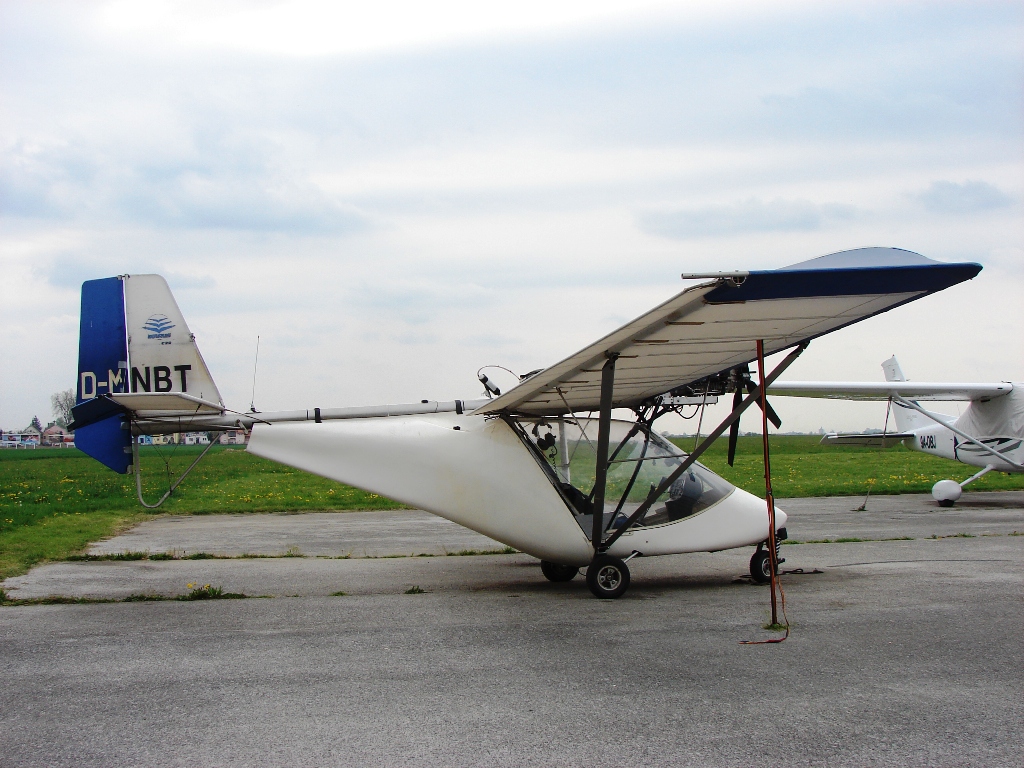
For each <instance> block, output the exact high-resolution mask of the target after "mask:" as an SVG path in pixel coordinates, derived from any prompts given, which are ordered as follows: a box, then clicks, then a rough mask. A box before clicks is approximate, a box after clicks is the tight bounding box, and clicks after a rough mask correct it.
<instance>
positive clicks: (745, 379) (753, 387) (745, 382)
mask: <svg viewBox="0 0 1024 768" xmlns="http://www.w3.org/2000/svg"><path fill="white" fill-rule="evenodd" d="M731 377H732V384H733V396H732V409H733V410H734V411H735V410H736V409H737V408H739V407H740V403H742V402H743V395H744V392H746V393H748V394H753V393H754V392H757V384H755V383H754V382H753V381H751V379H750V366H749V365H743V366H737V367H736V368H733V369H732V372H731ZM764 404H765V406H766V408H765V413H766V414H768V421H770V422H771V423H772V424H773V425H775V428H776V429H778V428H779V427H781V426H782V419H780V418H779V414H777V413H776V412H775V409H774V408H772V404H771V403H769V402H768V401H767V400H765V403H764ZM757 406H758V407H759V408H760V407H761V400H760V398H758V401H757ZM739 436H740V420H739V419H736V421H734V422H733V423H732V426H731V427H729V466H730V467H731V466H732V464H733V461H735V459H736V442H737V440H738V439H739Z"/></svg>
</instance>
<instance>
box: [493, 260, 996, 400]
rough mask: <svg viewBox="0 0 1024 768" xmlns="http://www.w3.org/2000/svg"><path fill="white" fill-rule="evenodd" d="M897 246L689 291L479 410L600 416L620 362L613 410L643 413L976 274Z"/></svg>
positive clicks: (967, 266)
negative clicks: (693, 386)
mask: <svg viewBox="0 0 1024 768" xmlns="http://www.w3.org/2000/svg"><path fill="white" fill-rule="evenodd" d="M980 270H981V267H980V266H979V265H977V264H941V263H939V262H935V261H932V260H930V259H926V258H925V257H923V256H920V255H918V254H914V253H911V252H909V251H902V250H899V249H895V248H864V249H859V250H857V251H846V252H842V253H838V254H831V255H830V256H823V257H821V258H819V259H814V260H812V261H809V262H804V263H803V264H798V265H795V266H793V267H789V268H786V269H780V270H774V271H765V272H750V273H747V274H746V275H743V274H742V273H737V275H738V276H736V275H734V276H730V277H726V278H720V279H716V280H714V281H713V282H709V283H703V284H701V285H696V286H693V287H691V288H688V289H687V290H684V291H682V292H681V293H679V294H677V295H676V296H674V297H673V298H671V299H669V300H668V301H666V302H664V303H663V304H661V305H659V306H658V307H655V308H654V309H652V310H651V311H649V312H647V313H646V314H644V315H641V316H640V317H638V318H637V319H635V320H633V321H632V322H630V323H627V324H626V325H624V326H623V327H621V328H619V329H618V330H616V331H613V332H612V333H610V334H608V335H607V336H605V337H604V338H602V339H600V340H598V341H597V342H595V343H594V344H591V345H590V346H588V347H586V348H584V349H582V350H580V351H579V352H577V353H576V354H574V355H571V356H570V357H567V358H566V359H564V360H562V361H561V362H559V363H556V364H555V365H553V366H551V367H550V368H547V369H545V370H543V371H541V372H540V373H538V374H536V375H535V376H532V377H530V378H529V379H527V380H526V381H524V382H523V383H521V384H519V385H518V386H516V387H515V388H513V389H511V390H509V391H508V392H506V393H504V394H503V395H501V396H500V397H498V398H496V399H494V400H492V401H491V402H489V403H488V404H487V405H486V406H484V407H483V408H480V409H478V411H477V413H498V412H514V413H522V414H530V415H544V416H547V415H558V414H563V413H567V412H570V411H588V410H596V409H597V408H598V407H599V404H600V390H601V369H602V367H603V365H604V362H605V360H606V359H607V358H608V356H609V355H617V358H616V365H615V386H614V400H613V407H617V408H618V407H635V406H637V405H640V404H641V403H643V402H645V401H648V400H650V399H651V398H653V397H656V396H658V395H662V394H665V393H667V392H670V391H671V390H673V389H675V388H677V387H681V386H684V385H687V384H690V383H692V382H695V381H698V380H700V379H702V378H704V377H705V376H710V375H713V374H717V373H721V372H723V371H726V370H728V369H730V368H733V367H735V366H739V365H743V364H745V363H749V362H751V361H753V360H754V359H755V358H756V356H757V354H756V344H757V341H758V340H763V341H764V347H765V354H766V355H771V354H773V353H775V352H779V351H782V350H784V349H787V348H789V347H792V346H794V345H796V344H799V343H801V342H805V341H809V340H811V339H814V338H816V337H818V336H822V335H824V334H826V333H830V332H832V331H835V330H837V329H839V328H842V327H844V326H846V325H850V324H852V323H856V322H858V321H860V320H863V319H865V318H868V317H871V316H872V315H876V314H879V313H881V312H885V311H886V310H888V309H892V308H893V307H896V306H899V305H901V304H905V303H907V302H909V301H913V300H915V299H918V298H921V297H922V296H925V295H927V294H929V293H934V292H935V291H939V290H942V289H944V288H947V287H949V286H951V285H954V284H956V283H959V282H961V281H963V280H968V279H970V278H972V277H974V276H975V275H976V274H977V273H978V272H979V271H980Z"/></svg>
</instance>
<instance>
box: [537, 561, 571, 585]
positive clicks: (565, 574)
mask: <svg viewBox="0 0 1024 768" xmlns="http://www.w3.org/2000/svg"><path fill="white" fill-rule="evenodd" d="M540 570H541V573H543V574H544V576H545V578H547V580H548V581H554V582H559V581H572V580H573V579H575V578H576V574H578V573H579V572H580V569H579V568H577V567H576V566H575V565H562V564H561V563H552V562H549V561H547V560H541V561H540Z"/></svg>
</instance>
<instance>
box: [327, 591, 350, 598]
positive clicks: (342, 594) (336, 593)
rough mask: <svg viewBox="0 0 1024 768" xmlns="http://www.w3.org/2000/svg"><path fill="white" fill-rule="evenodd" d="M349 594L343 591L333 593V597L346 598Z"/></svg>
mask: <svg viewBox="0 0 1024 768" xmlns="http://www.w3.org/2000/svg"><path fill="white" fill-rule="evenodd" d="M347 594H348V592H342V591H341V590H338V591H337V592H331V597H345V595H347Z"/></svg>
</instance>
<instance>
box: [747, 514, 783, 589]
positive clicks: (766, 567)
mask: <svg viewBox="0 0 1024 768" xmlns="http://www.w3.org/2000/svg"><path fill="white" fill-rule="evenodd" d="M787 537H788V534H787V533H786V529H785V528H779V530H778V531H776V532H775V574H776V575H778V573H779V566H780V565H781V564H782V563H784V562H786V558H784V557H780V556H779V548H780V546H781V544H782V542H783V541H785V540H786V538H787ZM750 578H752V579H753V580H754V581H755V582H756V583H758V584H767V583H768V582H769V581H771V580H772V557H771V554H770V553H769V552H768V550H767V549H766V548H765V542H763V541H762V542H761V543H760V544H758V545H757V551H756V552H754V554H753V556H752V557H751V558H750Z"/></svg>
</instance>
